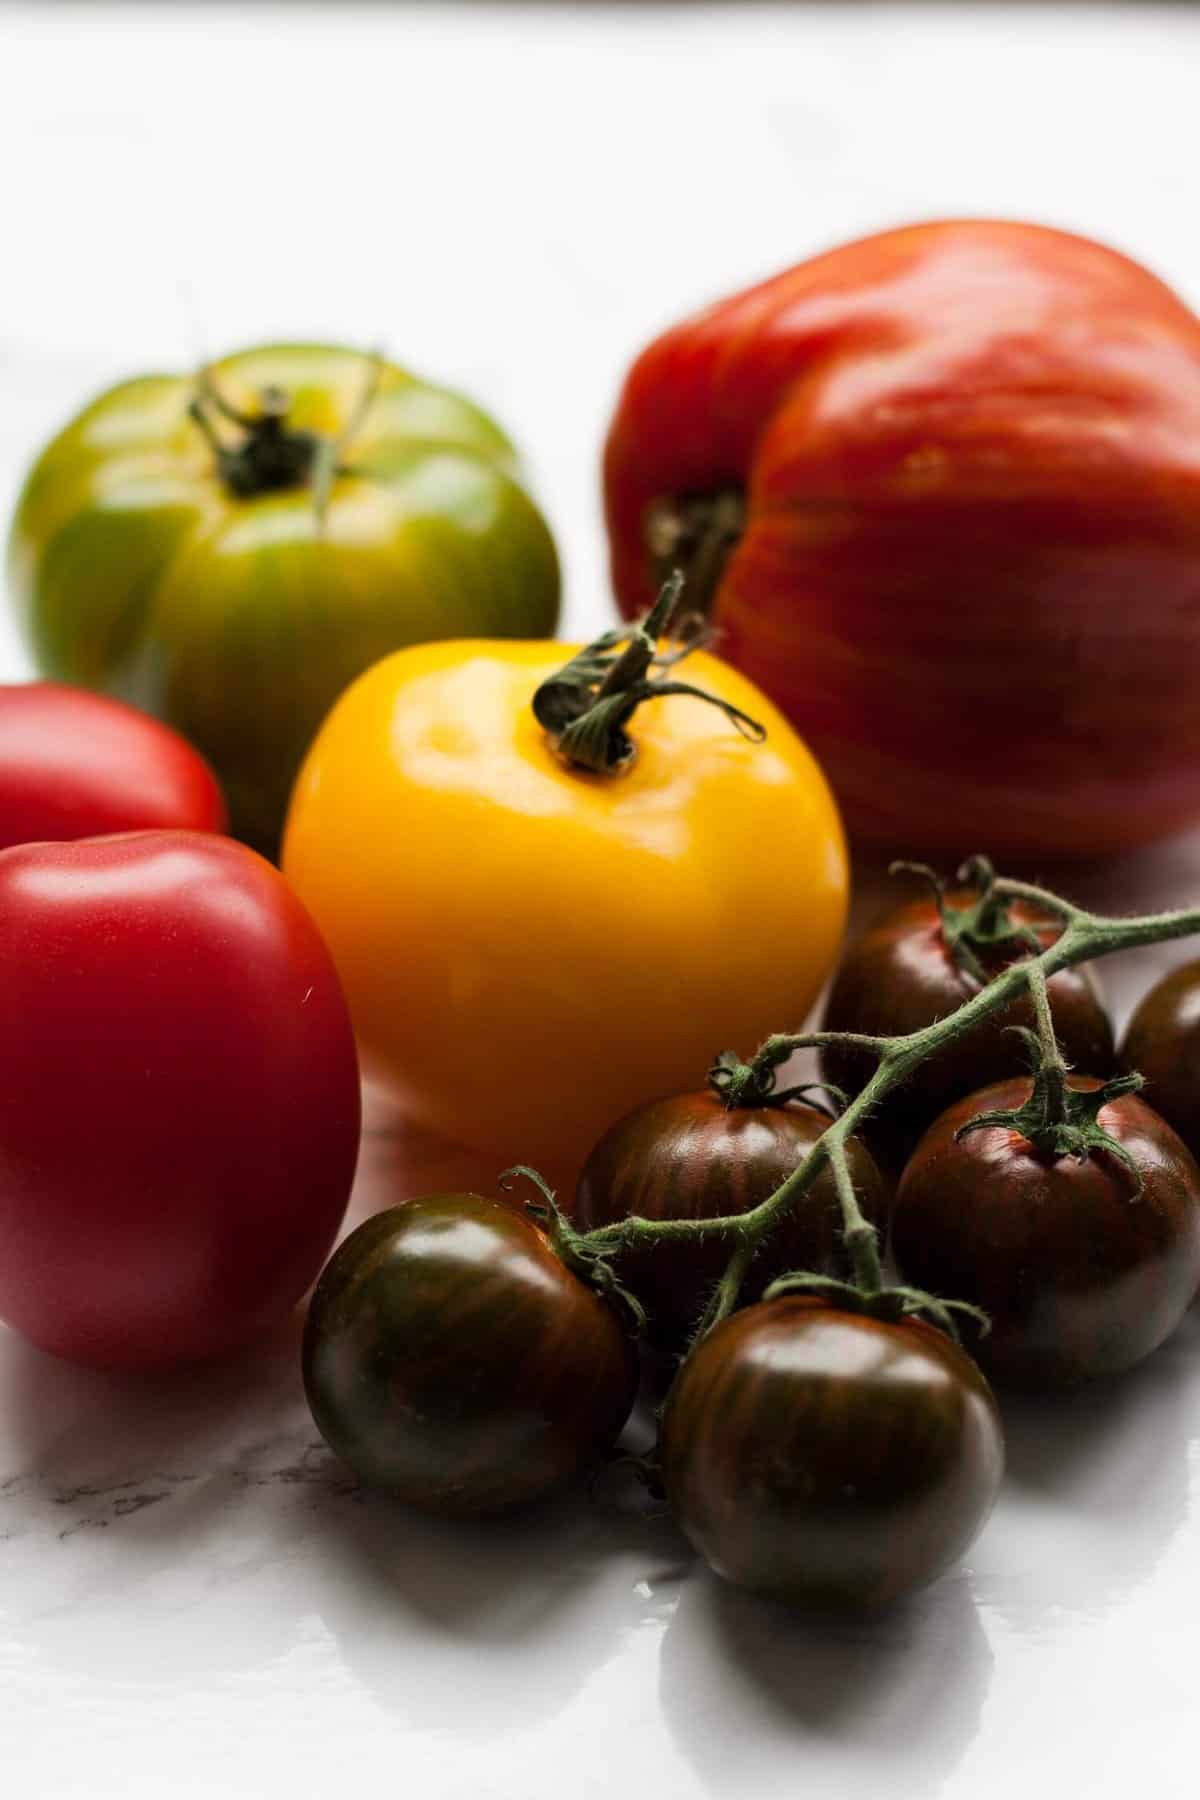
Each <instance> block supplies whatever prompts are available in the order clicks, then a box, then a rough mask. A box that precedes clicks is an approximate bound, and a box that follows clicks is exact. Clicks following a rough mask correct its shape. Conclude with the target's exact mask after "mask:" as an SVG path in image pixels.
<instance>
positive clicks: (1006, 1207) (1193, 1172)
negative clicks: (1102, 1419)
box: [892, 1076, 1200, 1390]
mask: <svg viewBox="0 0 1200 1800" xmlns="http://www.w3.org/2000/svg"><path fill="white" fill-rule="evenodd" d="M1068 1085H1069V1086H1071V1087H1073V1088H1078V1089H1084V1088H1088V1087H1091V1088H1095V1087H1096V1086H1097V1085H1098V1083H1097V1082H1095V1081H1094V1080H1090V1079H1089V1078H1087V1077H1084V1076H1072V1077H1070V1080H1069V1083H1068ZM1031 1091H1032V1083H1031V1082H1030V1080H1029V1079H1028V1078H1026V1079H1023V1080H1016V1081H1009V1082H1001V1083H999V1084H997V1085H996V1086H994V1087H990V1088H985V1089H984V1090H983V1091H982V1092H981V1093H978V1094H971V1095H968V1096H967V1098H966V1099H965V1100H961V1101H959V1102H958V1104H957V1105H956V1106H952V1107H951V1108H949V1110H948V1111H946V1112H945V1113H943V1114H942V1116H941V1118H940V1119H938V1120H936V1121H935V1123H934V1124H933V1125H932V1126H931V1127H930V1129H929V1131H928V1132H927V1133H926V1134H925V1136H924V1137H923V1138H922V1140H921V1142H920V1143H919V1144H918V1146H917V1148H916V1150H915V1152H914V1154H913V1157H912V1159H911V1161H910V1162H909V1164H908V1166H907V1168H906V1169H905V1171H904V1175H903V1177H902V1179H901V1182H900V1187H899V1189H898V1191H897V1195H896V1204H895V1208H894V1211H893V1217H892V1254H893V1255H894V1257H895V1259H896V1263H897V1266H898V1268H899V1270H900V1273H901V1276H902V1278H903V1279H904V1280H906V1281H910V1282H912V1283H914V1284H915V1285H917V1286H920V1287H924V1288H930V1289H932V1291H933V1292H935V1293H941V1294H952V1295H953V1296H954V1297H955V1298H956V1299H960V1300H968V1301H971V1302H972V1303H973V1304H974V1305H976V1306H979V1307H982V1308H983V1310H984V1311H985V1312H986V1313H987V1314H988V1317H989V1319H990V1320H991V1330H990V1332H989V1333H988V1334H987V1336H986V1337H983V1338H981V1339H980V1340H979V1342H978V1344H974V1343H973V1344H972V1351H973V1354H975V1355H976V1356H977V1358H978V1360H979V1362H980V1364H981V1366H982V1367H983V1368H984V1369H985V1370H986V1371H987V1372H988V1374H989V1375H990V1376H991V1377H992V1379H993V1380H995V1381H996V1382H998V1383H1003V1384H1005V1385H1007V1386H1012V1387H1024V1388H1031V1389H1034V1390H1039V1389H1047V1388H1060V1387H1069V1386H1072V1385H1074V1384H1075V1383H1077V1382H1080V1381H1086V1380H1090V1379H1093V1378H1095V1377H1100V1376H1109V1375H1116V1374H1120V1373H1121V1372H1123V1371H1124V1370H1125V1369H1128V1368H1131V1367H1132V1366H1133V1365H1134V1364H1135V1363H1137V1362H1140V1361H1141V1360H1142V1358H1143V1357H1146V1356H1148V1355H1149V1354H1150V1353H1151V1351H1153V1350H1155V1349H1157V1348H1158V1346H1159V1345H1160V1344H1161V1343H1162V1342H1163V1341H1164V1340H1165V1339H1166V1338H1167V1337H1169V1335H1170V1334H1171V1332H1172V1331H1174V1329H1175V1327H1176V1326H1177V1325H1178V1324H1179V1322H1180V1320H1181V1319H1182V1318H1183V1315H1184V1313H1185V1312H1186V1311H1187V1309H1188V1307H1189V1306H1190V1304H1191V1302H1192V1300H1193V1298H1194V1297H1195V1294H1196V1290H1197V1287H1198V1286H1200V1168H1198V1167H1197V1165H1196V1163H1195V1161H1194V1159H1193V1157H1192V1155H1191V1153H1190V1151H1189V1150H1188V1149H1187V1148H1186V1146H1185V1145H1184V1144H1183V1143H1182V1142H1181V1140H1180V1139H1179V1138H1178V1137H1177V1136H1176V1135H1175V1133H1174V1132H1173V1131H1172V1130H1171V1127H1170V1126H1169V1125H1168V1124H1167V1123H1166V1121H1165V1120H1164V1119H1162V1118H1160V1117H1159V1116H1158V1114H1157V1113H1155V1112H1154V1111H1153V1110H1152V1109H1151V1108H1150V1107H1149V1106H1147V1105H1146V1104H1145V1102H1144V1101H1142V1100H1140V1099H1139V1098H1138V1097H1137V1096H1136V1095H1132V1094H1128V1095H1124V1096H1123V1097H1121V1098H1119V1099H1115V1100H1112V1101H1110V1102H1109V1103H1108V1104H1107V1105H1106V1106H1104V1107H1102V1108H1101V1110H1100V1113H1099V1120H1098V1122H1099V1124H1100V1127H1101V1129H1102V1130H1104V1131H1106V1132H1107V1133H1109V1135H1110V1136H1113V1137H1115V1138H1116V1139H1117V1140H1118V1141H1119V1142H1120V1143H1121V1144H1122V1145H1123V1146H1124V1148H1125V1149H1126V1150H1127V1151H1128V1152H1129V1154H1130V1155H1131V1156H1132V1157H1133V1158H1134V1160H1135V1162H1136V1163H1137V1165H1138V1168H1139V1170H1140V1172H1141V1175H1142V1182H1143V1188H1142V1193H1141V1196H1140V1198H1139V1197H1135V1195H1134V1192H1133V1185H1132V1178H1131V1175H1130V1173H1129V1171H1128V1170H1127V1169H1125V1168H1124V1167H1123V1165H1122V1164H1121V1163H1120V1162H1119V1161H1117V1160H1116V1158H1114V1157H1110V1156H1108V1155H1106V1154H1104V1153H1103V1152H1099V1151H1097V1152H1095V1153H1092V1154H1090V1155H1088V1156H1086V1157H1085V1158H1083V1159H1082V1160H1077V1159H1076V1158H1075V1157H1073V1156H1067V1157H1057V1158H1055V1157H1053V1156H1046V1155H1042V1154H1041V1153H1039V1152H1038V1151H1037V1150H1036V1149H1035V1148H1034V1147H1033V1145H1032V1144H1030V1143H1029V1142H1028V1141H1027V1140H1026V1139H1025V1138H1023V1137H1022V1136H1021V1135H1020V1133H1019V1132H1017V1131H1012V1130H1009V1129H1008V1128H1006V1127H1004V1126H985V1127H983V1128H981V1129H980V1130H979V1131H972V1132H970V1133H968V1134H967V1135H966V1136H965V1137H963V1138H961V1139H959V1140H958V1141H956V1140H955V1134H956V1133H957V1132H958V1131H959V1130H960V1129H961V1127H962V1126H964V1125H965V1124H967V1122H968V1121H969V1120H970V1119H972V1118H974V1117H976V1116H977V1115H978V1114H979V1113H983V1112H991V1111H993V1110H998V1109H1008V1108H1010V1107H1017V1106H1021V1105H1023V1104H1024V1103H1025V1101H1026V1100H1028V1098H1029V1095H1030V1093H1031Z"/></svg>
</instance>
